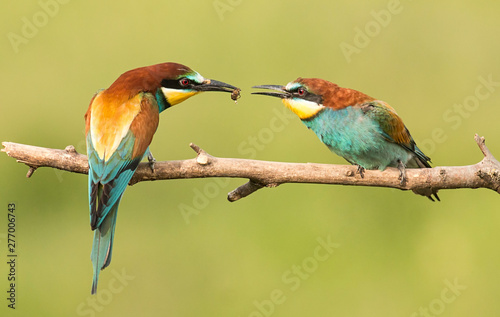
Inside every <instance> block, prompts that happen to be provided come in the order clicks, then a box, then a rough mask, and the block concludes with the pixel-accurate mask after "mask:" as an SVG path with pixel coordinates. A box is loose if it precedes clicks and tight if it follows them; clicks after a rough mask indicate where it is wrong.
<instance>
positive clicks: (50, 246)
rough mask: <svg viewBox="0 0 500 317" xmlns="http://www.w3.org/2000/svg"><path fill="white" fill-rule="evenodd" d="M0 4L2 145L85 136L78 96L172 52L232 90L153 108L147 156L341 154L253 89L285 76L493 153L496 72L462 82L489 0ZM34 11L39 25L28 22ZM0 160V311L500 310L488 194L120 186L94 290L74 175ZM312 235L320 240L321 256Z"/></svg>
mask: <svg viewBox="0 0 500 317" xmlns="http://www.w3.org/2000/svg"><path fill="white" fill-rule="evenodd" d="M61 2H63V1H61ZM54 4H57V5H54ZM3 6H4V9H3V10H2V12H1V13H0V17H1V18H0V26H1V27H0V30H1V32H0V33H1V34H2V40H1V41H0V51H1V54H2V55H1V57H2V58H1V59H0V70H1V76H0V87H1V88H0V89H1V92H2V103H1V106H0V107H1V108H0V109H1V110H0V111H1V112H0V117H1V125H0V140H1V141H12V142H18V143H24V144H32V145H38V146H44V147H49V148H59V149H62V148H64V147H65V146H67V145H69V144H72V145H74V146H75V147H76V148H77V150H78V151H79V152H85V143H84V120H83V114H84V113H85V111H86V109H87V107H88V104H89V101H90V99H91V97H92V95H93V93H94V92H95V91H96V90H98V89H100V88H106V87H108V86H109V85H110V84H111V83H112V82H113V81H114V80H115V79H116V78H117V77H118V76H119V75H120V74H121V73H123V72H125V71H127V70H129V69H132V68H136V67H140V66H145V65H151V64H156V63H161V62H167V61H176V62H180V63H183V64H186V65H188V66H190V67H191V68H193V69H195V70H197V71H198V72H200V73H201V74H202V75H204V76H205V77H207V78H214V79H217V80H221V81H225V82H228V83H232V84H234V85H237V86H239V87H241V88H242V89H243V91H242V98H241V99H240V100H239V102H238V104H237V105H235V104H234V102H232V101H231V100H230V98H229V95H228V94H222V93H211V94H203V95H200V96H196V97H194V98H192V99H190V100H189V101H187V102H185V103H183V104H181V105H179V106H177V107H174V108H172V109H169V110H168V111H166V112H165V113H163V114H162V117H161V121H160V127H159V129H158V131H157V133H156V136H155V139H154V140H153V143H152V145H151V150H152V152H153V153H154V154H155V156H156V158H157V159H158V160H178V159H188V158H192V157H193V156H194V152H193V151H192V150H191V149H190V148H189V146H188V144H189V143H190V142H194V143H196V144H198V145H200V146H201V147H202V148H204V149H205V150H206V151H208V152H209V153H211V154H212V155H216V156H221V157H241V158H250V157H252V158H255V159H261V160H276V161H288V162H319V163H333V164H345V162H344V161H343V159H341V158H339V157H336V156H334V155H332V154H331V153H330V152H329V151H328V150H327V148H326V147H325V146H324V145H323V144H321V142H320V141H319V140H318V139H317V137H316V136H315V135H314V134H313V133H312V132H311V131H308V130H307V129H306V128H305V127H304V126H303V124H302V123H301V122H300V120H299V119H298V118H296V117H294V115H293V114H291V113H288V112H287V111H288V110H286V109H285V108H284V107H283V105H282V104H281V103H280V102H279V101H278V100H276V99H272V98H264V97H260V96H252V95H250V92H251V89H250V87H251V86H253V85H257V84H286V83H287V82H289V81H291V80H294V79H295V78H297V77H299V76H301V77H320V78H325V79H328V80H330V81H333V82H336V83H338V84H339V85H341V86H344V87H350V88H355V89H358V90H361V91H363V92H365V93H367V94H369V95H372V96H374V97H376V98H379V99H382V100H385V101H387V102H388V103H389V104H391V105H392V106H394V107H395V108H396V109H397V111H398V113H399V114H400V115H401V117H402V118H403V119H404V120H405V123H406V125H407V127H408V128H409V129H410V131H411V132H412V135H413V136H414V138H415V139H416V140H417V143H418V144H419V145H420V147H421V148H422V149H423V150H424V152H425V153H426V154H427V155H429V156H431V157H432V159H433V164H434V165H436V166H438V165H441V166H442V165H468V164H474V163H476V162H478V161H479V160H481V158H482V155H481V152H480V151H479V149H478V148H477V145H476V144H475V142H474V140H473V136H474V133H479V134H480V135H484V136H485V137H486V140H487V144H488V146H489V148H490V149H491V151H492V152H493V153H494V154H496V155H497V157H500V139H499V133H498V131H499V127H498V118H499V116H500V109H499V108H498V104H500V87H499V86H498V84H497V85H496V86H492V87H490V90H488V88H487V87H483V88H479V91H480V92H481V93H482V95H481V98H480V99H481V100H480V101H479V103H478V104H474V100H478V99H474V98H476V97H475V96H476V94H477V91H476V89H477V87H478V86H479V85H481V81H482V79H479V78H483V79H484V80H488V77H489V76H491V80H493V81H494V82H495V83H496V82H500V63H499V55H500V42H499V40H498V35H499V31H500V19H499V13H498V12H500V3H498V2H494V1H472V0H467V1H461V2H456V1H450V0H447V1H439V2H438V1H436V2H429V1H426V2H424V1H409V0H406V1H403V0H401V1H400V2H399V4H398V3H396V2H395V1H357V2H352V1H345V0H341V1H330V2H326V1H321V2H320V1H308V2H304V1H287V2H269V1H243V0H231V1H230V0H216V1H193V0H191V1H176V2H174V1H146V2H144V1H141V2H139V1H122V2H120V3H118V2H115V3H113V4H109V3H104V2H98V1H85V2H84V1H68V2H67V3H59V2H54V1H50V0H42V1H41V2H37V1H22V2H19V1H12V0H6V1H4V2H3ZM44 7H45V9H44ZM44 10H45V11H44ZM390 10H392V12H391V11H390ZM49 13H50V14H49ZM33 19H35V21H34V22H36V23H37V24H38V25H39V26H36V25H35V29H30V28H29V27H27V26H25V25H26V23H33ZM26 21H28V22H26ZM30 21H31V22H30ZM23 28H24V29H23ZM23 31H24V32H25V33H26V32H28V33H26V34H25V35H27V37H25V36H23ZM360 32H362V33H363V34H365V35H364V36H366V37H365V38H364V36H363V35H361V34H360ZM13 34H14V35H13ZM16 35H17V37H16ZM20 37H23V38H24V40H22V39H20ZM13 43H14V44H13ZM348 45H351V46H352V47H355V50H353V51H352V52H351V53H346V52H344V51H343V49H342V47H344V48H345V47H347V46H348ZM355 45H358V46H357V47H356V46H355ZM352 47H351V49H352ZM486 93H488V96H487V97H485V96H483V95H485V94H486ZM464 101H466V102H469V104H468V105H467V107H462V106H463V103H464ZM460 104H461V105H462V106H457V105H460ZM285 110H286V111H285ZM277 118H278V119H279V118H281V119H280V120H283V121H280V122H284V123H283V124H282V125H279V128H276V127H275V126H273V125H272V124H271V123H272V122H275V120H278V119H277ZM272 129H274V130H272ZM249 138H257V140H258V142H259V144H258V146H251V145H250V143H249V140H250V139H249ZM0 172H1V174H0V188H1V190H0V192H1V194H0V195H1V206H3V207H1V208H2V211H1V212H0V259H3V260H2V261H1V264H0V290H2V294H4V295H2V296H0V314H1V315H2V316H4V315H5V314H7V313H8V314H9V316H10V315H12V316H242V317H243V316H252V317H258V316H271V315H272V316H425V315H424V314H425V313H427V314H430V316H437V315H439V316H498V315H500V302H499V301H498V294H499V293H500V283H499V282H500V248H499V247H498V245H499V244H498V241H500V230H498V227H499V225H500V215H499V214H498V202H499V200H498V199H499V198H498V194H495V193H494V192H492V191H489V190H485V189H480V190H449V191H442V192H441V193H440V196H441V199H442V202H440V203H432V202H430V201H429V200H427V199H425V198H423V197H419V196H416V195H414V194H412V193H411V192H402V191H399V190H392V189H382V188H363V187H341V186H327V185H302V184H294V185H290V184H287V185H283V186H280V187H278V188H275V189H263V190H260V191H259V192H257V193H255V194H253V195H251V196H249V197H247V198H245V199H243V200H241V201H238V202H235V203H229V202H227V200H226V194H227V192H229V191H230V190H232V189H234V188H235V187H237V186H238V185H241V184H242V183H244V180H226V179H199V180H169V181H157V182H145V183H140V184H137V185H135V186H133V187H131V188H129V189H127V191H126V193H125V196H124V199H123V200H122V203H121V206H120V212H119V217H118V224H117V232H116V238H115V247H114V253H113V261H112V264H111V266H110V267H109V268H107V269H106V270H105V271H103V272H102V273H101V278H100V283H99V290H100V293H99V294H98V295H97V296H95V297H91V296H90V286H91V279H92V266H91V262H90V258H89V255H90V249H91V243H92V236H93V234H92V232H91V231H90V226H89V217H88V205H87V204H88V198H87V177H86V176H84V175H79V174H71V173H66V172H60V171H57V170H53V169H48V168H44V169H40V170H38V171H37V172H36V173H35V174H34V176H33V177H32V179H26V177H25V174H26V172H27V167H26V166H24V165H21V164H17V163H16V162H15V161H14V160H13V159H12V158H8V157H7V156H6V155H5V154H4V153H2V154H1V155H0ZM8 202H15V203H16V205H17V211H16V212H17V237H16V239H17V243H18V245H17V250H18V254H19V257H18V260H17V261H18V263H17V274H18V284H17V307H16V309H15V311H13V310H12V309H8V308H7V304H8V302H7V301H6V300H5V298H6V295H5V294H7V293H5V292H6V291H7V286H8V282H7V272H8V266H7V265H6V264H5V261H6V260H5V259H6V258H5V255H6V254H7V245H6V231H7V223H6V218H7V216H6V214H7V210H6V209H7V207H6V206H7V203H8ZM190 208H191V209H190ZM182 210H191V211H193V210H195V211H196V212H197V214H196V215H192V216H189V217H187V218H186V217H185V216H183V214H182ZM186 219H187V220H188V221H189V223H188V222H187V221H186ZM318 239H320V240H321V239H323V240H324V241H328V239H329V240H331V241H332V242H334V243H336V244H337V245H336V246H337V247H336V248H335V249H334V250H333V252H331V253H328V254H327V255H328V257H326V259H325V258H324V257H323V258H322V259H323V261H318V260H317V259H315V258H314V254H315V253H316V254H317V252H316V251H317V250H318V248H319V247H320V246H321V244H320V243H319V242H318ZM321 252H324V250H323V251H321ZM317 255H318V254H317ZM321 255H324V254H323V253H321ZM294 266H296V267H295V269H294ZM298 267H301V270H302V271H301V272H298V270H299V269H298ZM304 272H305V273H304ZM306 273H307V275H306ZM124 275H125V277H123V276H124ZM117 276H121V277H120V278H118V277H117ZM291 278H293V279H292V280H293V281H294V282H293V283H291V282H290V281H291ZM452 284H458V286H453V287H452V286H450V285H452ZM273 299H274V303H273V302H272V301H271V300H273ZM271 303H272V304H271ZM259 307H260V309H259Z"/></svg>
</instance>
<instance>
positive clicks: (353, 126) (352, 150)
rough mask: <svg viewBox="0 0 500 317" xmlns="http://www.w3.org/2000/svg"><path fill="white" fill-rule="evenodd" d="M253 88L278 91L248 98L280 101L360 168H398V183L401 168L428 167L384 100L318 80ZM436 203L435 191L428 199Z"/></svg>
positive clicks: (427, 160)
mask: <svg viewBox="0 0 500 317" xmlns="http://www.w3.org/2000/svg"><path fill="white" fill-rule="evenodd" d="M253 88H263V89H272V90H276V91H278V92H254V93H253V94H258V95H266V96H273V97H278V98H281V100H282V101H283V103H284V104H285V106H287V107H288V108H289V109H290V110H292V111H293V112H294V113H295V114H297V115H298V116H299V118H300V119H301V120H302V122H303V123H304V124H305V125H306V126H307V127H308V128H309V129H311V130H313V131H314V133H316V135H317V136H318V137H319V139H320V140H321V141H322V142H323V143H324V144H325V145H326V146H327V147H328V148H329V149H330V151H332V152H334V153H335V154H337V155H339V156H341V157H343V158H344V159H346V160H347V161H348V162H349V163H351V164H353V165H357V166H358V172H359V174H360V176H361V177H363V172H364V170H365V169H379V170H384V169H385V168H386V167H388V166H393V167H397V168H398V169H399V171H400V179H401V183H404V182H405V181H406V178H405V175H406V173H405V168H406V167H409V168H430V167H431V166H430V165H429V162H430V158H429V157H428V156H426V155H425V154H424V153H423V152H422V151H421V150H420V149H419V148H418V147H417V145H416V144H415V141H414V140H413V138H412V136H411V135H410V132H409V131H408V129H407V128H406V127H405V125H404V123H403V121H402V120H401V118H400V117H399V116H398V115H397V113H396V111H395V110H394V109H393V108H392V107H391V106H389V105H388V104H387V103H386V102H384V101H381V100H376V99H375V98H372V97H370V96H368V95H365V94H364V93H362V92H359V91H356V90H354V89H348V88H342V87H339V86H338V85H336V84H334V83H331V82H329V81H326V80H323V79H318V78H300V77H299V78H298V79H296V80H294V81H292V82H290V83H288V84H287V85H286V86H280V85H260V86H254V87H253ZM432 195H434V197H435V198H436V199H437V200H439V197H438V196H437V193H435V192H433V193H430V194H429V195H428V196H427V197H428V198H429V199H431V200H432V201H434V199H433V198H432Z"/></svg>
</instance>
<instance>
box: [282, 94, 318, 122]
mask: <svg viewBox="0 0 500 317" xmlns="http://www.w3.org/2000/svg"><path fill="white" fill-rule="evenodd" d="M281 100H282V101H283V103H284V104H285V106H287V108H288V109H290V110H292V111H293V112H294V113H295V114H296V115H298V116H299V118H300V119H301V120H306V119H309V118H312V117H314V116H315V115H316V114H317V113H318V112H319V111H320V110H321V109H323V108H324V107H325V106H323V105H318V104H317V103H315V102H312V101H307V100H300V99H281Z"/></svg>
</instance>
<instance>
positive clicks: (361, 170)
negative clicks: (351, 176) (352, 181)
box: [356, 165, 365, 178]
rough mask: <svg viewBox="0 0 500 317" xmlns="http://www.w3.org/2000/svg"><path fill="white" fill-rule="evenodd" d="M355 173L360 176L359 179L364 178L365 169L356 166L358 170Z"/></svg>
mask: <svg viewBox="0 0 500 317" xmlns="http://www.w3.org/2000/svg"><path fill="white" fill-rule="evenodd" d="M356 173H358V174H359V176H361V178H365V168H364V167H363V166H361V165H358V169H357V170H356Z"/></svg>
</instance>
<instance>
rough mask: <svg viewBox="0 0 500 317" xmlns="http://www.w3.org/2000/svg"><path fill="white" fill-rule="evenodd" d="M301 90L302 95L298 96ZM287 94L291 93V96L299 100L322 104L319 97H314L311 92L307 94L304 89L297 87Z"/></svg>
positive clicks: (321, 98)
mask: <svg viewBox="0 0 500 317" xmlns="http://www.w3.org/2000/svg"><path fill="white" fill-rule="evenodd" d="M300 89H302V90H303V94H302V95H301V94H299V90H300ZM289 92H291V93H292V95H293V96H295V97H297V98H300V99H303V100H307V101H312V102H315V103H317V104H322V103H323V97H322V96H320V95H315V94H313V93H311V92H309V91H308V90H307V89H305V88H304V87H301V86H299V87H297V88H294V89H293V90H290V91H289Z"/></svg>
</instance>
